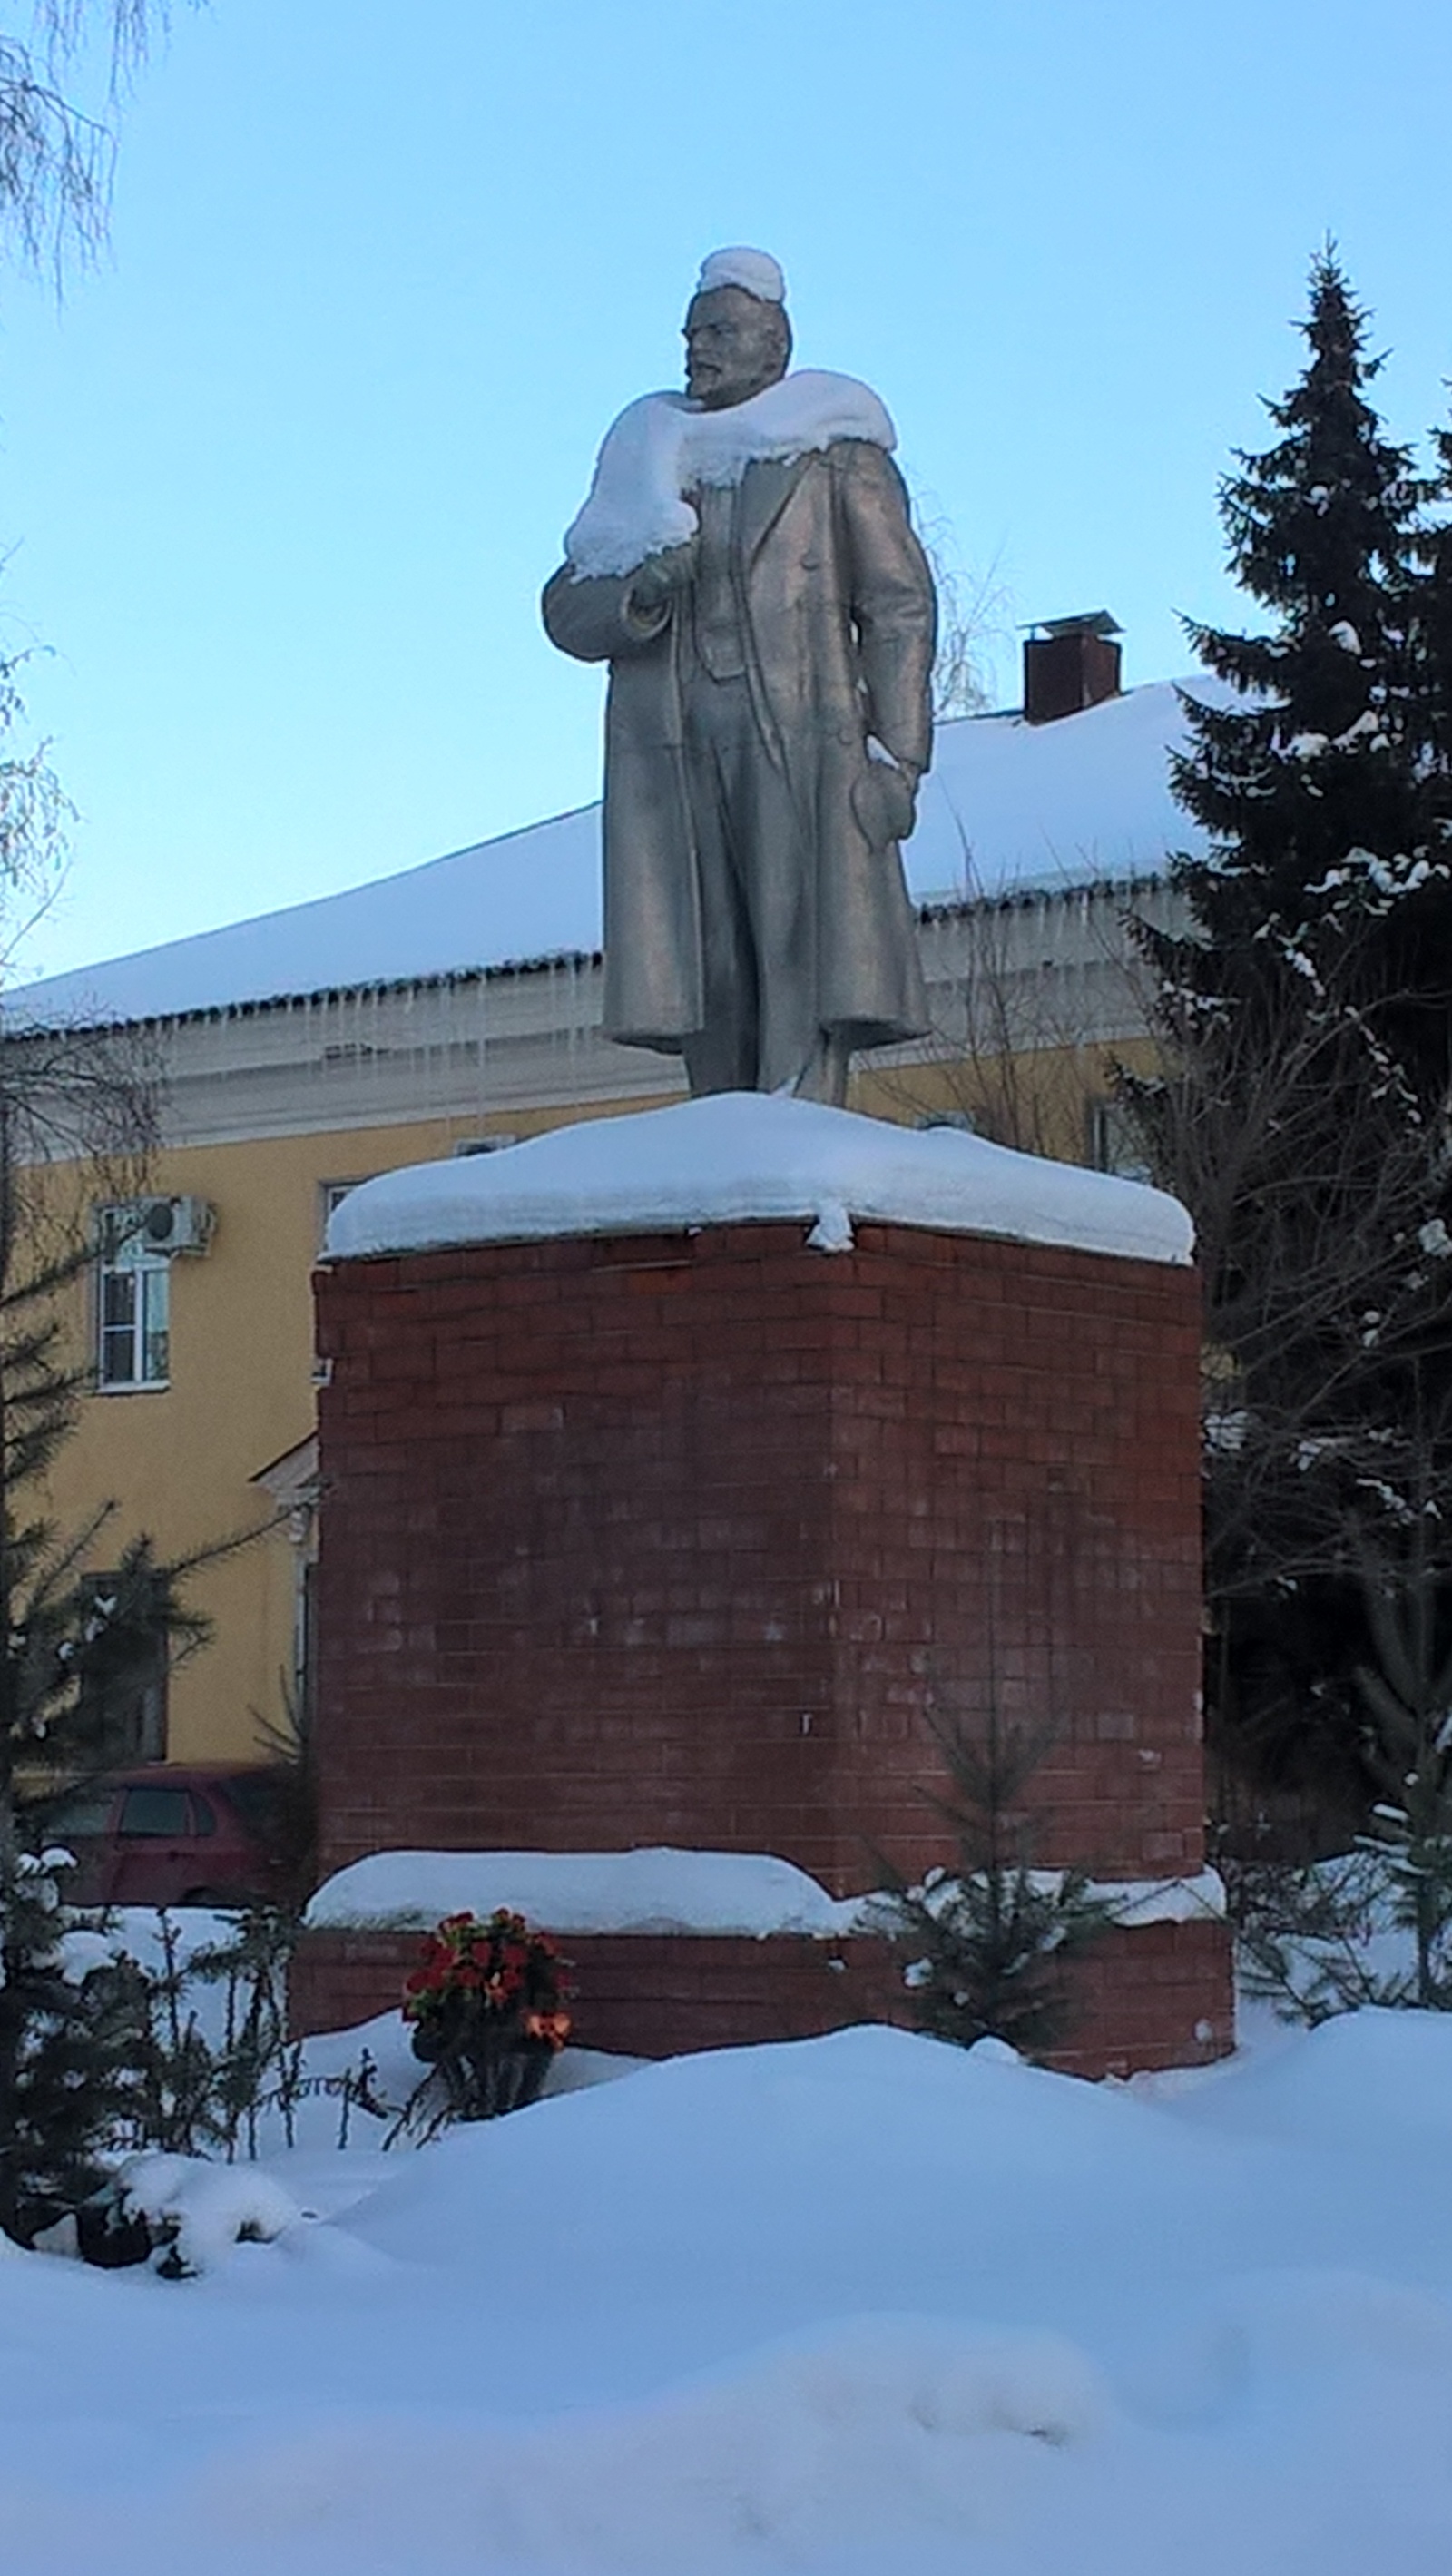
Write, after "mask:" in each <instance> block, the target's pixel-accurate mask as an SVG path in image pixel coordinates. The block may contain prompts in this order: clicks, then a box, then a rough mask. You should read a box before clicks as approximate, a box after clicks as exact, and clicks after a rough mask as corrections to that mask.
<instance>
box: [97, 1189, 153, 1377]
mask: <svg viewBox="0 0 1452 2576" xmlns="http://www.w3.org/2000/svg"><path fill="white" fill-rule="evenodd" d="M96 1223H97V1237H98V1242H99V1246H100V1249H99V1255H98V1260H97V1267H96V1341H95V1349H96V1391H97V1393H98V1394H99V1395H158V1394H164V1393H165V1392H166V1389H167V1388H168V1387H169V1386H170V1384H171V1255H170V1253H168V1252H160V1251H158V1250H157V1249H156V1247H155V1245H154V1244H150V1243H148V1242H147V1240H146V1236H145V1233H144V1230H143V1226H142V1219H141V1212H140V1209H139V1208H134V1209H133V1208H131V1207H127V1206H124V1205H122V1206H114V1207H103V1208H98V1210H97V1212H96ZM123 1284H125V1285H129V1288H130V1299H129V1302H130V1306H131V1313H130V1315H129V1316H121V1317H117V1316H114V1315H113V1314H112V1311H111V1309H112V1306H113V1302H115V1303H119V1302H121V1300H120V1295H119V1291H120V1289H121V1287H122V1286H123ZM113 1285H114V1288H115V1290H116V1292H117V1294H116V1296H115V1298H114V1300H113V1293H112V1292H113ZM122 1335H125V1336H126V1337H127V1344H128V1345H129V1360H130V1373H129V1374H128V1375H121V1374H118V1373H117V1372H116V1369H115V1365H114V1363H115V1360H116V1358H117V1357H119V1355H120V1350H121V1348H122V1347H123V1345H122V1343H121V1336H122Z"/></svg>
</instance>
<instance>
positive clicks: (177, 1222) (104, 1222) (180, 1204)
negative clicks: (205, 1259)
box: [100, 1198, 217, 1260]
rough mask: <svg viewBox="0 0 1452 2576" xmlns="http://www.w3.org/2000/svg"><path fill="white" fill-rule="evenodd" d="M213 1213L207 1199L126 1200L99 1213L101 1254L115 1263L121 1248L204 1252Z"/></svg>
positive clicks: (213, 1219)
mask: <svg viewBox="0 0 1452 2576" xmlns="http://www.w3.org/2000/svg"><path fill="white" fill-rule="evenodd" d="M216 1213H217V1212H216V1210H215V1208H214V1207H213V1206H212V1205H211V1203H210V1201H209V1200H207V1199H194V1198H176V1199H127V1200H124V1201H123V1202H122V1203H121V1205H120V1206H117V1207H108V1208H103V1209H102V1210H101V1212H100V1215H101V1223H100V1237H101V1250H102V1253H103V1254H104V1256H105V1257H106V1258H107V1259H108V1260H114V1259H115V1258H116V1256H117V1254H118V1253H119V1252H120V1251H121V1250H122V1248H123V1247H124V1246H127V1245H135V1246H136V1247H137V1248H138V1249H139V1250H141V1251H145V1252H161V1253H172V1252H205V1251H206V1249H207V1246H208V1244H209V1243H210V1242H211V1239H212V1228H213V1226H214V1224H215V1223H216Z"/></svg>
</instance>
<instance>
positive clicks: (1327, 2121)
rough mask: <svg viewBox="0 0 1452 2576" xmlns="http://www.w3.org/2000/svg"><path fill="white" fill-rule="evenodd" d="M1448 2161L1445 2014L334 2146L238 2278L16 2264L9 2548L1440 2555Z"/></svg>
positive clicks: (697, 2088) (859, 2070) (800, 2077)
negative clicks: (1161, 2051)
mask: <svg viewBox="0 0 1452 2576" xmlns="http://www.w3.org/2000/svg"><path fill="white" fill-rule="evenodd" d="M370 2037H371V2038H372V2040H373V2041H374V2043H375V2053H376V2054H381V2055H383V2056H384V2057H387V2055H388V2052H389V2048H390V2046H391V2045H392V2046H393V2047H394V2049H395V2053H396V2036H395V2040H394V2041H393V2042H392V2043H391V2042H390V2040H389V2036H388V2033H387V2032H386V2031H384V2030H381V2029H380V2028H379V2027H378V2026H373V2028H372V2030H371V2032H370ZM348 2045H349V2043H348V2042H347V2041H345V2040H342V2039H334V2040H332V2041H329V2042H326V2043H319V2044H318V2049H317V2064H318V2066H319V2068H321V2067H322V2065H323V2064H324V2063H325V2062H332V2061H334V2060H336V2059H338V2058H339V2057H340V2056H341V2055H343V2054H346V2051H347V2048H348ZM330 2052H331V2057H330ZM593 2071H595V2072H597V2073H598V2072H599V2069H598V2068H597V2069H595V2070H593ZM1449 2154H1452V2017H1449V2018H1442V2017H1434V2016H1423V2015H1418V2014H1413V2013H1402V2014H1388V2013H1363V2014H1359V2015H1356V2016H1352V2017H1348V2018H1346V2019H1343V2020H1340V2021H1336V2022H1332V2023H1329V2024H1327V2025H1326V2026H1325V2027H1324V2028H1322V2029H1320V2030H1318V2031H1316V2032H1315V2033H1313V2034H1310V2035H1309V2036H1308V2035H1305V2034H1296V2035H1294V2036H1290V2035H1285V2034H1278V2035H1275V2036H1273V2037H1270V2038H1268V2039H1266V2040H1264V2041H1263V2042H1262V2044H1261V2045H1260V2046H1258V2047H1257V2048H1255V2049H1253V2050H1251V2051H1250V2052H1249V2053H1248V2054H1246V2055H1244V2056H1242V2057H1241V2058H1239V2059H1237V2060H1235V2061H1233V2062H1232V2063H1231V2064H1230V2065H1229V2066H1227V2067H1225V2068H1223V2069H1219V2070H1215V2071H1213V2072H1211V2073H1208V2074H1204V2075H1197V2076H1194V2077H1189V2076H1181V2077H1177V2078H1160V2079H1157V2080H1153V2081H1148V2080H1143V2079H1142V2080H1140V2081H1139V2082H1138V2083H1136V2084H1135V2085H1133V2086H1129V2087H1118V2086H1113V2085H1097V2086H1091V2085H1087V2084H1082V2083H1078V2082H1075V2081H1073V2080H1071V2079H1068V2078H1065V2077H1059V2076H1052V2075H1046V2074H1043V2073H1041V2072H1038V2071H1035V2070H1033V2069H1030V2068H1028V2067H1026V2066H1024V2065H1021V2064H1019V2063H1018V2062H1017V2061H1015V2060H1014V2059H1012V2058H1011V2057H1010V2056H1009V2055H1008V2054H1007V2053H1006V2052H1004V2051H1003V2050H1001V2049H999V2048H997V2047H995V2046H993V2045H992V2044H989V2045H985V2046H983V2047H980V2048H978V2049H976V2050H974V2051H973V2052H972V2053H971V2054H970V2055H964V2054H963V2053H961V2052H959V2051H956V2050H953V2049H950V2048H948V2047H946V2046H942V2045H939V2044H937V2043H934V2042H932V2041H928V2040H923V2039H914V2038H910V2037H908V2036H906V2035H904V2034H902V2033H900V2032H892V2031H886V2030H856V2031H849V2032H845V2033H842V2034H840V2035H838V2036H836V2037H833V2038H829V2039H822V2040H814V2041H805V2042H799V2043H796V2044H794V2045H791V2046H784V2047H777V2048H764V2049H752V2050H740V2051H730V2052H722V2053H719V2054H716V2055H708V2056H700V2057H695V2058H685V2059H678V2060H676V2061H674V2062H672V2063H669V2064H666V2065H662V2066H653V2067H646V2068H643V2069H638V2070H636V2071H634V2072H631V2073H629V2074H627V2075H626V2076H625V2077H624V2078H623V2079H622V2080H620V2081H618V2082H608V2083H603V2084H595V2085H593V2086H591V2087H590V2088H588V2089H585V2090H582V2091H577V2092H573V2093H570V2094H566V2095H565V2096H563V2097H562V2098H560V2097H557V2098H552V2099H548V2100H546V2101H544V2102H541V2103H540V2104H538V2105H537V2106H536V2107H535V2108H533V2109H531V2110H528V2111H525V2112H521V2113H519V2114H517V2115H516V2116H514V2117H513V2118H510V2119H507V2120H502V2121H499V2122H496V2123H493V2124H491V2125H490V2126H488V2127H484V2128H476V2129H472V2130H463V2131H455V2132H454V2133H453V2134H452V2135H450V2136H448V2137H445V2138H444V2139H442V2140H441V2141H439V2142H438V2143H437V2144H436V2145H434V2146H433V2147H430V2148H427V2149H425V2150H422V2151H420V2152H417V2153H408V2152H404V2153H402V2154H400V2153H398V2152H395V2153H394V2154H393V2155H390V2156H387V2157H384V2156H381V2155H379V2154H378V2153H377V2152H376V2150H375V2149H371V2148H370V2149H368V2150H367V2151H365V2152H361V2153H350V2154H348V2155H345V2156H338V2155H335V2154H331V2153H329V2152H328V2151H327V2150H326V2149H325V2148H323V2147H322V2146H320V2145H319V2144H317V2143H312V2144H310V2145H308V2146H306V2147H304V2148H303V2149H300V2150H299V2152H298V2153H297V2154H295V2155H294V2156H293V2157H291V2158H288V2157H285V2156H278V2157H273V2158H271V2159H270V2160H269V2161H268V2163H267V2165H266V2167H265V2168H264V2171H265V2174H266V2177H267V2179H268V2180H269V2182H270V2183H271V2184H272V2185H274V2186H276V2187H277V2189H279V2190H281V2191H282V2192H285V2193H288V2194H289V2195H290V2196H291V2198H292V2200H293V2201H294V2202H295V2203H296V2204H297V2205H298V2206H299V2207H301V2208H304V2209H309V2210H313V2211H316V2212H317V2213H318V2215H317V2216H315V2217H312V2218H300V2219H299V2220H298V2221H297V2222H296V2223H295V2224H294V2225H292V2226H291V2227H290V2228H288V2229H286V2230H285V2232H284V2233H283V2234H282V2236H281V2237H280V2238H279V2239H278V2240H277V2241H276V2242H275V2243H272V2244H267V2245H242V2246H240V2247H238V2248H237V2250H236V2251H235V2253H234V2254H233V2255H232V2256H231V2259H230V2260H229V2261H228V2262H226V2263H225V2264H224V2265H223V2266H222V2267H221V2268H220V2269H218V2270H215V2271H212V2272H210V2273H208V2274H207V2275H206V2276H205V2277H203V2278H201V2279H198V2280H193V2281H185V2282H180V2283H169V2282H166V2281H162V2280H159V2279H157V2278H156V2277H154V2276H153V2275H152V2274H150V2273H149V2272H123V2273H98V2272H93V2271H89V2270H87V2269H85V2268H84V2267H82V2266H81V2265H79V2264H76V2263H71V2262H66V2261H63V2260H60V2259H57V2258H56V2257H53V2256H47V2255H40V2254H28V2255H22V2254H19V2253H12V2254H11V2255H10V2256H9V2257H8V2258H5V2259H0V2566H3V2567H4V2569H5V2570H6V2571H10V2570H14V2571H16V2576H21V2571H23V2576H99V2571H101V2570H105V2571H106V2576H141V2571H142V2570H145V2571H147V2576H183V2571H185V2576H192V2571H194V2570H196V2569H197V2568H200V2567H205V2568H206V2569H208V2570H209V2571H213V2572H214V2576H242V2571H246V2572H247V2576H254V2571H255V2576H262V2571H264V2570H266V2571H267V2576H303V2571H304V2570H306V2571H307V2576H373V2571H379V2576H381V2571H383V2570H388V2571H390V2576H393V2571H407V2576H414V2571H419V2576H463V2571H466V2570H467V2571H485V2570H489V2571H515V2570H521V2571H522V2570H525V2569H530V2570H538V2571H554V2572H555V2576H594V2572H595V2571H597V2570H598V2571H602V2576H603V2571H606V2570H609V2571H612V2576H654V2571H657V2570H659V2571H660V2576H667V2571H669V2576H715V2571H731V2576H776V2571H779V2570H780V2571H786V2570H805V2571H820V2572H821V2576H825V2571H828V2570H830V2571H832V2576H869V2571H870V2576H900V2571H907V2570H911V2571H912V2576H937V2572H938V2571H944V2576H946V2571H948V2570H950V2569H951V2570H952V2571H954V2576H1051V2571H1052V2576H1060V2571H1064V2576H1068V2571H1072V2572H1073V2576H1226V2572H1227V2571H1230V2570H1234V2571H1237V2576H1383V2571H1386V2576H1391V2571H1403V2570H1406V2571H1411V2570H1417V2571H1426V2576H1436V2572H1437V2571H1439V2570H1441V2569H1443V2568H1446V2567H1449V2566H1452V2223H1449V2218H1448V2210H1447V2194H1446V2187H1445V2186H1446V2174H1447V2170H1448V2163H1449Z"/></svg>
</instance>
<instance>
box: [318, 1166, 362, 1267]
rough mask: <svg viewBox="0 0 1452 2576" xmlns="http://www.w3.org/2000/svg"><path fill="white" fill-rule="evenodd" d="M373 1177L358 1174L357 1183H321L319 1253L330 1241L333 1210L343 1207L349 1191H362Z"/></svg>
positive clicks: (319, 1191)
mask: <svg viewBox="0 0 1452 2576" xmlns="http://www.w3.org/2000/svg"><path fill="white" fill-rule="evenodd" d="M373 1177H374V1175H373V1174H372V1172H360V1173H359V1174H358V1177H357V1179H356V1180H355V1181H319V1183H318V1250H319V1252H321V1251H322V1250H323V1247H324V1245H325V1244H326V1242H327V1239H328V1219H329V1217H330V1216H331V1215H332V1213H333V1210H334V1209H335V1208H340V1207H341V1206H342V1204H343V1201H344V1199H345V1198H346V1197H347V1196H348V1193H349V1191H350V1190H360V1189H361V1188H362V1186H363V1184H364V1182H365V1181H371V1180H372V1179H373Z"/></svg>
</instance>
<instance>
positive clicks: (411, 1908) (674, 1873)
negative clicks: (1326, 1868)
mask: <svg viewBox="0 0 1452 2576" xmlns="http://www.w3.org/2000/svg"><path fill="white" fill-rule="evenodd" d="M1030 1875H1031V1876H1032V1878H1033V1879H1034V1881H1035V1884H1036V1885H1039V1886H1041V1887H1043V1888H1044V1889H1046V1890H1052V1889H1053V1888H1054V1887H1056V1886H1057V1885H1058V1884H1059V1881H1060V1873H1059V1872H1058V1871H1056V1870H1035V1871H1033V1872H1031V1873H1030ZM1090 1893H1091V1894H1092V1895H1093V1896H1094V1897H1096V1898H1097V1899H1098V1900H1099V1901H1100V1902H1101V1903H1102V1904H1104V1905H1106V1906H1107V1907H1108V1908H1109V1910H1110V1913H1111V1915H1112V1918H1113V1921H1114V1922H1115V1923H1116V1924H1117V1925H1119V1926H1120V1927H1122V1928H1123V1929H1125V1930H1128V1931H1138V1930H1140V1929H1141V1928H1143V1927H1144V1926H1146V1925H1148V1924H1151V1923H1195V1922H1201V1921H1204V1920H1207V1919H1209V1920H1218V1919H1219V1918H1221V1917H1222V1916H1223V1915H1224V1912H1225V1889H1224V1885H1223V1883H1222V1881H1221V1879H1220V1878H1219V1876H1218V1874H1217V1873H1216V1871H1214V1870H1213V1869H1203V1870H1201V1871H1199V1872H1198V1873H1197V1875H1195V1876H1194V1877H1191V1878H1166V1879H1106V1880H1102V1881H1100V1880H1096V1881H1094V1882H1093V1883H1092V1885H1091V1889H1090ZM500 1905H504V1906H508V1907H509V1908H510V1909H511V1910H512V1911H513V1912H515V1913H518V1914H523V1915H525V1916H526V1917H527V1918H528V1920H529V1921H530V1922H532V1923H537V1924H539V1925H541V1926H543V1928H544V1929H545V1930H546V1931H550V1932H558V1933H562V1934H565V1935H570V1934H573V1935H576V1936H582V1935H585V1934H591V1933H594V1934H600V1933H653V1934H660V1933H677V1932H678V1933H686V1934H697V1935H700V1934H710V1935H714V1936H715V1937H717V1938H721V1937H724V1936H734V1937H736V1938H745V1939H748V1940H755V1941H765V1940H769V1939H771V1938H772V1937H773V1936H774V1935H777V1934H781V1933H795V1934H798V1935H802V1934H805V1935H806V1936H807V1937H809V1938H811V1939H813V1940H818V1941H838V1940H844V1939H846V1938H847V1937H848V1936H849V1935H850V1934H852V1933H862V1932H876V1933H880V1934H888V1935H890V1934H891V1932H892V1930H893V1929H894V1926H895V1922H896V1912H895V1904H894V1900H893V1898H892V1897H891V1896H890V1895H887V1894H875V1895H874V1894H871V1893H869V1894H867V1895H862V1896H843V1897H836V1896H829V1895H828V1893H827V1890H826V1889H825V1888H824V1887H823V1886H822V1885H821V1883H820V1881H819V1880H817V1879H815V1878H813V1877H811V1876H810V1875H809V1873H808V1872H807V1871H806V1870H804V1869H799V1868H798V1867H797V1865H796V1863H795V1861H789V1860H781V1859H779V1858H778V1857H777V1855H776V1854H775V1853H772V1852H727V1851H684V1850H676V1849H672V1848H671V1847H669V1846H659V1847H656V1848H648V1849H640V1850H635V1851H606V1852H559V1851H554V1852H549V1851H381V1852H371V1853H369V1854H368V1856H367V1857H366V1858H365V1859H363V1860H355V1861H352V1862H350V1863H349V1865H348V1867H347V1868H346V1869H340V1870H336V1871H335V1872H334V1874H333V1876H332V1877H331V1878H327V1879H325V1880H324V1881H323V1884H322V1886H321V1887H320V1888H319V1889H318V1890H317V1893H316V1895H315V1896H314V1897H313V1899H312V1901H311V1903H310V1904H309V1906H308V1909H307V1913H306V1915H305V1917H304V1922H305V1924H306V1928H307V1930H308V1931H310V1932H411V1931H427V1930H428V1929H429V1927H430V1926H431V1925H433V1924H435V1923H438V1922H440V1921H441V1920H442V1918H443V1917H444V1916H445V1915H446V1914H463V1913H470V1914H479V1915H485V1914H491V1913H492V1912H493V1911H494V1909H495V1907H496V1906H500Z"/></svg>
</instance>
